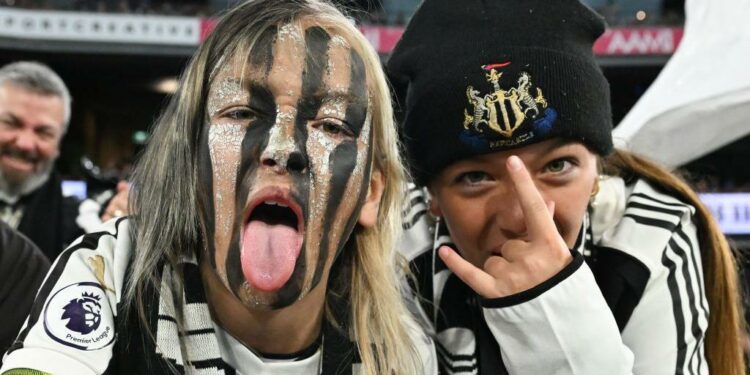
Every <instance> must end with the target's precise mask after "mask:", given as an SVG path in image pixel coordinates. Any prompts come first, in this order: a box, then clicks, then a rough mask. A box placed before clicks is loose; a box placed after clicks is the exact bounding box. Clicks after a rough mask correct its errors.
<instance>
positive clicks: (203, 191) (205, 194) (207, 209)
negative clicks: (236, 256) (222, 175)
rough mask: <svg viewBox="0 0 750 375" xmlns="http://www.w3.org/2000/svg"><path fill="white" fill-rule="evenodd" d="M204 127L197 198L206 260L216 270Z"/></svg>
mask: <svg viewBox="0 0 750 375" xmlns="http://www.w3.org/2000/svg"><path fill="white" fill-rule="evenodd" d="M207 127H209V125H205V126H204V127H203V129H201V143H200V150H199V152H198V181H199V185H198V198H199V199H200V202H201V211H202V215H201V217H202V218H203V223H202V224H203V230H204V231H205V233H204V235H205V239H206V241H205V243H206V247H207V253H208V259H209V261H210V262H211V267H212V268H214V269H216V259H215V253H216V244H215V243H214V233H215V230H214V228H215V226H216V216H215V214H214V213H215V211H216V210H215V205H214V200H213V197H214V194H213V167H212V164H211V153H210V152H209V151H208V131H207Z"/></svg>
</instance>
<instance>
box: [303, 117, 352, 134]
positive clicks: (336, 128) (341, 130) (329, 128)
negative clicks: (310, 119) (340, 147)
mask: <svg viewBox="0 0 750 375" xmlns="http://www.w3.org/2000/svg"><path fill="white" fill-rule="evenodd" d="M313 126H314V127H316V128H318V129H320V130H322V131H324V132H326V133H327V134H330V135H332V136H352V132H351V131H350V130H349V128H348V127H347V126H346V123H343V122H342V123H338V122H336V121H331V120H324V121H320V122H318V123H317V124H315V125H313Z"/></svg>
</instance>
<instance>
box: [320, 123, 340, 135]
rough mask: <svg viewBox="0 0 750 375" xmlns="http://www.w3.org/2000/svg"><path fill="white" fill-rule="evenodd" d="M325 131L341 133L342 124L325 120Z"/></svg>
mask: <svg viewBox="0 0 750 375" xmlns="http://www.w3.org/2000/svg"><path fill="white" fill-rule="evenodd" d="M322 126H323V131H325V132H326V133H330V134H341V132H342V129H341V127H340V126H338V125H336V124H334V123H332V122H324V123H323V125H322Z"/></svg>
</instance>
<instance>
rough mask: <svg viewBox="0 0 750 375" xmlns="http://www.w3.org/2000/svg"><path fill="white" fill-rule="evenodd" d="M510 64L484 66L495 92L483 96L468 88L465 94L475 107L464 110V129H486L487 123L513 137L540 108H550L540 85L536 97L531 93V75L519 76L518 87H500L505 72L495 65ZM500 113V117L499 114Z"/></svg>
mask: <svg viewBox="0 0 750 375" xmlns="http://www.w3.org/2000/svg"><path fill="white" fill-rule="evenodd" d="M508 64H509V63H504V64H493V65H484V66H482V68H483V69H484V70H486V71H488V73H487V74H486V77H487V81H488V82H489V83H491V84H492V88H493V92H492V93H489V94H485V95H483V96H482V95H481V94H480V92H479V90H477V89H475V88H474V87H472V86H469V87H467V88H466V97H467V99H468V101H469V105H470V106H471V107H472V108H471V111H469V109H464V128H465V129H472V130H474V131H475V132H477V133H482V132H483V131H484V130H483V129H482V128H481V127H480V125H482V124H484V125H486V127H487V128H489V129H491V130H492V131H494V132H496V133H498V134H500V135H502V136H504V137H506V138H510V137H512V136H513V133H514V132H515V131H516V130H517V129H518V128H519V127H521V125H523V122H524V120H526V119H527V118H532V119H535V118H536V117H537V116H538V115H539V113H540V112H541V109H540V108H546V107H547V100H546V99H545V98H544V94H542V90H541V89H540V88H538V87H537V88H536V96H532V94H531V92H530V91H531V75H529V73H526V72H522V73H521V75H520V76H519V77H518V82H517V86H516V87H511V88H510V89H507V90H506V89H504V88H502V87H501V86H500V80H501V78H502V76H503V73H502V72H498V71H497V70H496V69H495V68H496V67H502V66H507V65H508ZM498 114H499V116H498Z"/></svg>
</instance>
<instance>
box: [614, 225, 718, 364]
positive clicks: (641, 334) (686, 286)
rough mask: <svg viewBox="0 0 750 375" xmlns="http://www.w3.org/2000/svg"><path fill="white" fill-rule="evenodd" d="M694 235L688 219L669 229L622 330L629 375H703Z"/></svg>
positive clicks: (703, 305)
mask: <svg viewBox="0 0 750 375" xmlns="http://www.w3.org/2000/svg"><path fill="white" fill-rule="evenodd" d="M696 232H697V231H696V227H695V225H694V224H693V222H692V221H681V222H680V223H679V224H678V225H677V226H676V227H675V228H674V229H673V232H672V235H671V236H670V237H669V240H668V242H667V244H666V245H665V246H664V248H663V250H662V251H661V254H659V262H658V264H653V265H652V267H651V270H652V276H651V280H650V281H649V284H648V285H647V286H646V290H645V292H644V295H643V297H642V299H641V301H640V303H639V304H638V306H636V308H635V310H634V311H633V316H632V317H631V319H630V321H629V322H628V324H627V325H626V326H625V328H624V330H623V333H622V335H623V340H624V341H625V344H626V345H628V346H629V347H630V348H631V349H632V350H633V352H634V353H635V356H636V363H635V373H640V374H708V363H707V362H706V358H705V336H706V330H707V327H708V314H709V311H708V301H707V299H706V292H705V286H704V278H703V270H702V264H701V256H700V248H699V243H698V239H697V233H696ZM654 263H656V262H654Z"/></svg>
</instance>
